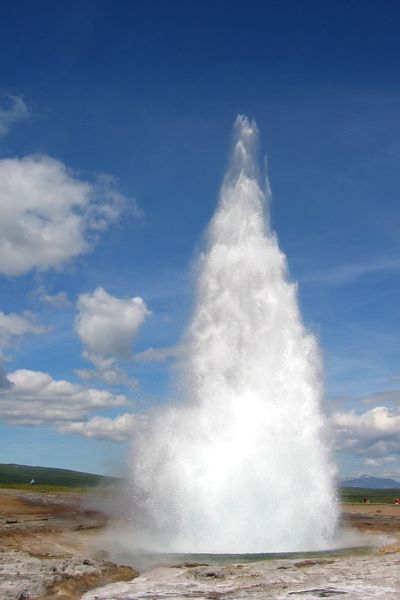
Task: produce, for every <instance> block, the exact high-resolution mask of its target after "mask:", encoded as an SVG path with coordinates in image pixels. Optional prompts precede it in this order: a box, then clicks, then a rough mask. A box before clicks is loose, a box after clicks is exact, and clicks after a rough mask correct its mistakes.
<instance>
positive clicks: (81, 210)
mask: <svg viewBox="0 0 400 600" xmlns="http://www.w3.org/2000/svg"><path fill="white" fill-rule="evenodd" d="M125 204H126V199H125V198H124V197H123V196H122V194H120V193H119V192H118V191H117V189H116V187H115V183H114V181H113V179H112V178H111V177H109V176H100V177H98V178H97V179H96V181H94V182H89V181H84V180H83V179H80V178H79V177H77V176H76V175H75V174H74V173H72V171H70V170H69V169H68V168H67V167H66V166H65V165H64V164H63V163H62V162H60V161H58V160H55V159H53V158H50V157H49V156H44V155H41V156H27V157H25V158H11V159H3V160H0V273H3V274H5V275H22V274H24V273H28V272H29V271H31V270H32V269H35V268H37V269H41V270H46V269H49V268H52V267H59V266H60V265H62V264H64V263H65V262H66V261H68V260H70V259H72V258H74V257H77V256H79V255H80V254H82V253H85V252H89V251H90V250H91V249H92V248H93V244H94V243H95V241H96V240H97V237H98V234H99V232H100V231H103V230H104V229H106V228H107V227H108V226H109V225H110V224H112V223H113V222H114V221H116V220H117V219H118V217H119V216H120V214H121V211H122V209H123V207H124V205H125Z"/></svg>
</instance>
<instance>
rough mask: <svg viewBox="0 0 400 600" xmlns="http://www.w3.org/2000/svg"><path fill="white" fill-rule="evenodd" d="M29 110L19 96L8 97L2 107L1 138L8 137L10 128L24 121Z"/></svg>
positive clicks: (0, 110) (0, 112) (0, 108)
mask: <svg viewBox="0 0 400 600" xmlns="http://www.w3.org/2000/svg"><path fill="white" fill-rule="evenodd" d="M28 114H29V110H28V107H27V105H26V104H25V102H24V101H23V100H22V98H19V97H18V96H7V101H6V102H4V99H3V102H2V104H1V105H0V137H1V136H3V135H6V134H7V133H8V130H9V129H10V127H11V126H12V125H13V124H14V123H17V122H18V121H21V119H24V118H25V117H27V116H28Z"/></svg>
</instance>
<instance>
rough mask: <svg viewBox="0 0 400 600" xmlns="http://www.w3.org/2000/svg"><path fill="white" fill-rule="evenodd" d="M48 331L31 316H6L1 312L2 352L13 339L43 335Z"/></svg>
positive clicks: (0, 334) (0, 335)
mask: <svg viewBox="0 0 400 600" xmlns="http://www.w3.org/2000/svg"><path fill="white" fill-rule="evenodd" d="M46 331H47V329H46V328H45V327H41V326H40V325H37V324H36V323H35V322H34V321H33V319H32V316H31V315H30V314H25V315H23V316H21V315H17V314H16V313H9V314H5V313H3V312H1V311H0V351H1V350H2V349H4V348H5V347H6V346H9V345H10V343H11V342H12V340H13V339H15V338H18V337H22V336H24V335H26V334H29V333H32V334H41V333H45V332H46Z"/></svg>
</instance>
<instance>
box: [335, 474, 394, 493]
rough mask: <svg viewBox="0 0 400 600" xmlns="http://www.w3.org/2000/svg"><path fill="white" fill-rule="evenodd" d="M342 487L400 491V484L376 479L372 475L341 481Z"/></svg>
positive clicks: (380, 478)
mask: <svg viewBox="0 0 400 600" xmlns="http://www.w3.org/2000/svg"><path fill="white" fill-rule="evenodd" d="M340 486H341V487H354V488H364V489H370V490H387V489H392V490H393V489H400V482H399V481H396V480H395V479H390V478H385V477H374V476H372V475H360V477H350V478H349V479H341V480H340Z"/></svg>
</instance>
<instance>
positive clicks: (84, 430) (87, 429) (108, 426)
mask: <svg viewBox="0 0 400 600" xmlns="http://www.w3.org/2000/svg"><path fill="white" fill-rule="evenodd" d="M136 420H137V417H135V415H132V414H129V413H125V414H124V415H120V416H118V417H116V418H115V419H110V418H108V417H99V416H97V417H93V418H92V419H89V420H88V421H83V422H79V423H70V424H69V425H63V426H61V427H60V428H59V431H61V432H62V433H76V434H79V435H83V436H84V437H87V438H90V439H96V440H108V441H111V442H115V443H120V442H125V441H129V440H130V439H132V432H133V428H134V425H135V423H136Z"/></svg>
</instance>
